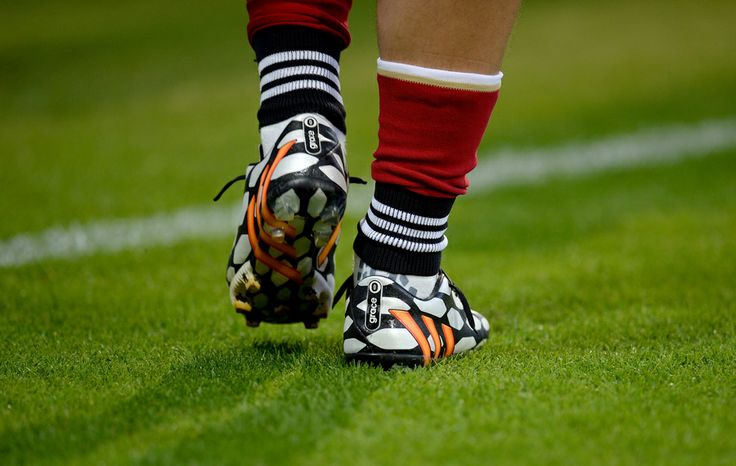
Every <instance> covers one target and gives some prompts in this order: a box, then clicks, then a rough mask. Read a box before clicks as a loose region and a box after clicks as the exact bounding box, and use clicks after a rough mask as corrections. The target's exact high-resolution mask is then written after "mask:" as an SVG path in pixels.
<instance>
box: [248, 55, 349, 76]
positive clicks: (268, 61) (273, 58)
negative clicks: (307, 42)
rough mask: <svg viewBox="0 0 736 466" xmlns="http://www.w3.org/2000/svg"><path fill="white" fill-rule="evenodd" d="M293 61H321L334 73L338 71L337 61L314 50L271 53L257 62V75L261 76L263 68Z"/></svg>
mask: <svg viewBox="0 0 736 466" xmlns="http://www.w3.org/2000/svg"><path fill="white" fill-rule="evenodd" d="M293 60H316V61H321V62H323V63H327V64H328V65H330V66H331V67H333V68H335V70H336V71H340V64H339V63H338V62H337V60H335V59H334V58H332V57H331V56H329V55H327V54H326V53H322V52H316V51H314V50H289V51H286V52H279V53H273V54H271V55H269V56H267V57H264V58H263V60H261V61H259V62H258V74H261V73H262V72H263V70H264V69H265V68H267V67H269V66H271V65H274V64H276V63H280V62H285V61H293Z"/></svg>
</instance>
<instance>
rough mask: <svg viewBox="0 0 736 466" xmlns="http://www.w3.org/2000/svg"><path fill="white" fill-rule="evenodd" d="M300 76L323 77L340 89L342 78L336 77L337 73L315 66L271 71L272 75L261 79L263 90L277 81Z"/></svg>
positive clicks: (269, 74)
mask: <svg viewBox="0 0 736 466" xmlns="http://www.w3.org/2000/svg"><path fill="white" fill-rule="evenodd" d="M299 75H315V76H321V77H323V78H327V79H329V80H330V81H332V82H333V83H335V86H337V88H338V89H340V78H338V77H337V76H336V75H335V73H333V72H332V71H330V70H328V69H327V68H322V67H321V66H313V65H306V66H290V67H288V68H279V69H278V70H274V71H271V72H270V73H268V74H266V75H265V76H263V77H262V78H261V89H263V86H265V85H266V84H268V83H271V82H273V81H276V80H278V79H283V78H288V77H290V76H299Z"/></svg>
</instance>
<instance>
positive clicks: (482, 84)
mask: <svg viewBox="0 0 736 466" xmlns="http://www.w3.org/2000/svg"><path fill="white" fill-rule="evenodd" d="M377 71H378V74H379V75H381V76H386V77H389V78H394V79H400V80H402V81H410V82H416V83H421V84H427V85H430V86H439V87H447V88H450V89H462V90H466V91H479V92H493V91H497V90H499V89H500V88H501V79H502V78H503V73H501V72H500V71H499V72H498V73H497V74H478V73H464V72H461V71H449V70H438V69H435V68H425V67H422V66H416V65H408V64H406V63H396V62H391V61H385V60H382V59H381V58H379V59H378V67H377Z"/></svg>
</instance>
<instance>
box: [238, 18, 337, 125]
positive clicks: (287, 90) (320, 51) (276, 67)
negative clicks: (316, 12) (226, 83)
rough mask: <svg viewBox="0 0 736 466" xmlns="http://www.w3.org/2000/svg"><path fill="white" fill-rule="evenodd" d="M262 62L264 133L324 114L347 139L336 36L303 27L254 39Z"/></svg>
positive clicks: (280, 28)
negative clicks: (301, 117)
mask: <svg viewBox="0 0 736 466" xmlns="http://www.w3.org/2000/svg"><path fill="white" fill-rule="evenodd" d="M252 43H253V49H254V50H255V52H256V59H257V61H258V74H259V77H260V87H261V106H260V109H259V110H258V121H259V124H260V127H264V126H268V125H271V124H274V123H278V122H279V121H283V120H285V119H287V118H290V117H292V116H294V115H297V114H300V113H319V114H320V115H323V116H324V117H325V118H327V119H328V120H329V121H330V122H331V123H332V124H333V125H335V127H337V128H338V129H339V130H340V131H342V132H343V133H345V108H344V106H343V102H342V96H341V94H340V79H339V74H340V65H339V60H340V52H341V51H342V49H343V48H344V44H343V42H342V41H340V40H339V39H338V38H337V37H336V36H334V35H332V34H329V33H326V32H323V31H319V30H316V29H311V28H307V27H301V26H274V27H271V28H268V29H264V30H262V31H258V32H257V33H256V34H255V35H254V36H253V40H252Z"/></svg>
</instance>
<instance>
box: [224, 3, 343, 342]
mask: <svg viewBox="0 0 736 466" xmlns="http://www.w3.org/2000/svg"><path fill="white" fill-rule="evenodd" d="M350 5H351V2H350V1H349V0H310V1H287V0H249V1H248V3H247V6H248V13H249V23H248V37H249V39H250V43H251V45H252V47H253V50H254V51H255V55H256V60H257V62H258V73H259V77H260V89H261V97H260V108H259V109H258V122H259V127H260V135H261V157H260V161H258V162H256V163H253V164H251V165H249V166H248V168H247V169H246V174H245V176H244V177H239V178H244V179H245V183H246V187H245V196H244V198H243V210H242V216H241V219H242V221H241V225H240V226H239V228H238V231H237V234H236V237H235V241H234V243H233V249H232V252H231V254H230V257H229V260H228V267H227V282H228V286H229V288H230V298H231V300H232V303H233V305H234V306H235V308H236V310H237V311H238V312H240V313H242V314H244V315H245V318H246V321H247V323H248V325H251V326H256V325H258V324H259V323H260V322H262V321H263V322H274V323H288V322H304V324H305V326H307V327H308V328H313V327H316V325H317V322H318V321H319V319H320V318H323V317H326V315H327V310H328V309H329V308H330V307H331V304H332V294H333V288H334V261H333V254H334V246H335V244H336V242H337V238H338V236H339V234H340V222H341V219H342V215H343V212H344V210H345V201H346V197H347V184H348V175H347V166H346V164H345V109H344V107H343V102H342V97H341V95H340V82H339V59H340V52H341V51H342V50H343V49H344V48H345V47H347V45H348V43H349V42H350V35H349V33H348V29H347V17H348V12H349V10H350ZM218 196H219V195H218Z"/></svg>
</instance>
